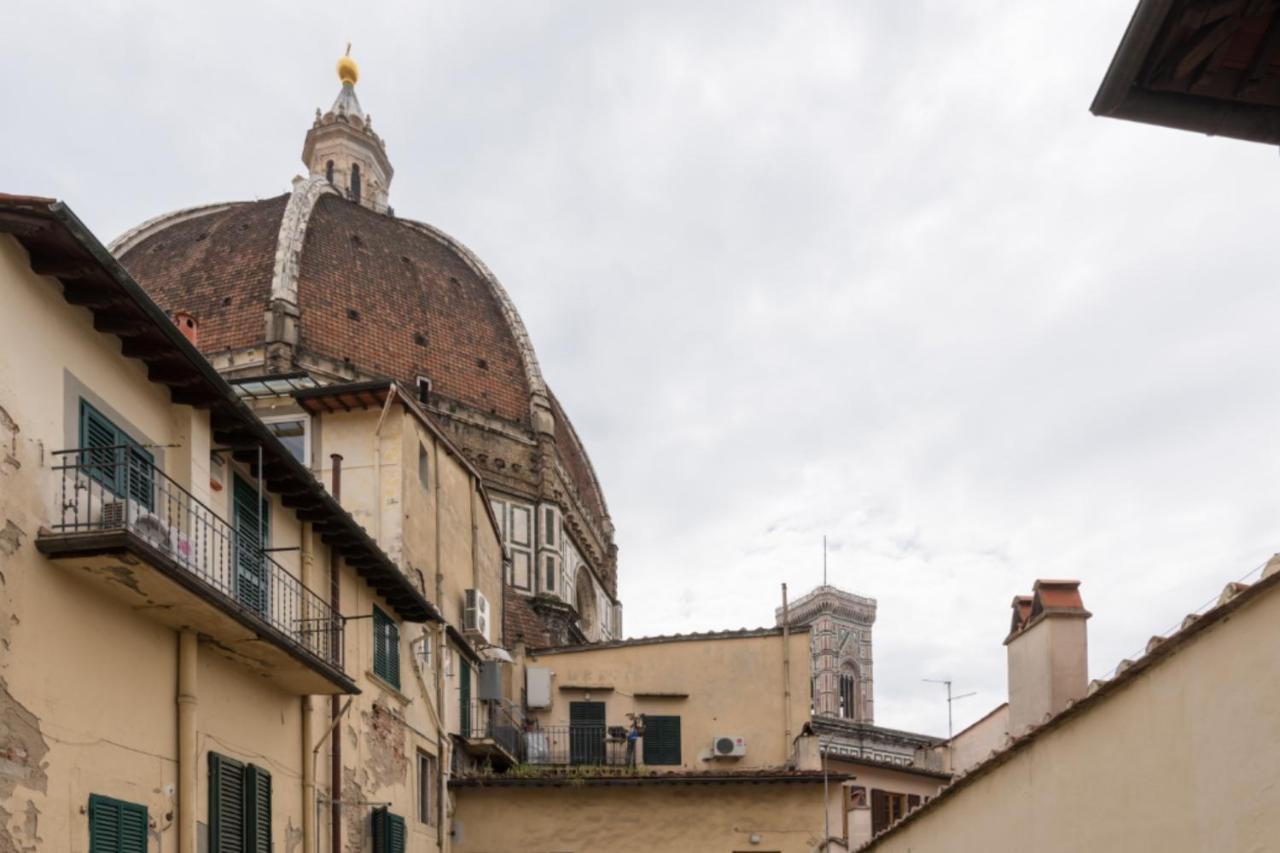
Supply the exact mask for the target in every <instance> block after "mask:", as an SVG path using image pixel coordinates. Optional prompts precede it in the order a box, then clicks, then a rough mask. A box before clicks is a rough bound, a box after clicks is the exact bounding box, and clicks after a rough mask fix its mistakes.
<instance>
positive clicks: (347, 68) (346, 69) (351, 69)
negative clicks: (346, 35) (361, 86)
mask: <svg viewBox="0 0 1280 853" xmlns="http://www.w3.org/2000/svg"><path fill="white" fill-rule="evenodd" d="M338 79H339V80H341V81H342V82H343V83H344V84H345V83H350V84H351V85H352V86H354V85H355V84H356V81H357V80H359V79H360V67H359V66H358V65H356V61H355V60H354V59H352V58H351V45H350V44H348V45H347V52H346V53H345V54H344V55H343V57H342V58H341V59H339V60H338Z"/></svg>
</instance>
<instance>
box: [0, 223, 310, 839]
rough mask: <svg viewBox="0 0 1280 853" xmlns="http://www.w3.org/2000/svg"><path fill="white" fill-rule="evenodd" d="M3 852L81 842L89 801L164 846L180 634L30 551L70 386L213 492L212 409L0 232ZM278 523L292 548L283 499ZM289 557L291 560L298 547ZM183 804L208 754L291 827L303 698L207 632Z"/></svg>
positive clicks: (204, 797) (292, 832)
mask: <svg viewBox="0 0 1280 853" xmlns="http://www.w3.org/2000/svg"><path fill="white" fill-rule="evenodd" d="M0 302H2V304H3V305H4V306H5V310H3V311H0V340H4V341H5V351H6V353H18V354H22V355H23V357H21V358H19V359H14V358H5V359H2V360H0V410H2V411H0V642H2V643H3V646H4V651H3V654H0V753H3V754H4V755H6V759H5V761H4V769H3V771H2V772H0V810H2V811H0V849H5V850H8V849H15V850H27V849H42V850H44V849H47V850H67V851H84V850H87V849H88V819H87V816H86V814H85V811H84V810H85V807H86V806H87V804H88V798H89V795H90V794H95V793H96V794H102V795H106V796H111V797H115V798H118V799H123V800H127V801H129V802H134V803H139V804H143V805H145V806H147V808H148V810H149V814H150V818H151V821H152V826H151V838H150V849H153V850H160V849H175V848H176V845H177V829H176V827H175V826H174V819H175V817H176V811H177V802H176V795H175V786H176V782H177V772H176V771H177V751H176V746H177V745H176V740H177V722H176V707H177V706H176V701H175V700H176V691H177V647H178V635H177V632H175V631H174V630H172V629H170V628H167V627H164V626H163V625H161V624H159V623H158V622H156V621H153V620H152V619H151V618H150V617H149V616H148V614H147V612H146V608H145V607H141V606H139V604H140V603H133V604H131V603H122V602H121V601H120V600H119V599H117V598H115V597H112V596H107V595H104V594H102V593H101V592H100V590H99V588H98V587H97V586H95V585H93V584H91V583H88V582H86V581H85V580H84V578H83V577H82V575H81V573H80V572H78V571H77V570H76V568H75V566H74V562H72V564H70V565H68V564H66V563H62V562H55V561H52V560H49V559H46V558H45V557H43V556H42V555H41V554H40V553H39V552H38V551H37V550H36V549H35V547H34V539H35V537H36V535H37V533H38V531H39V530H40V529H41V528H42V527H48V526H50V525H51V524H53V523H54V521H55V519H56V500H57V494H58V477H57V475H56V474H55V472H54V471H53V470H52V468H53V466H54V465H55V464H57V463H56V457H54V456H53V455H52V451H54V450H57V449H61V448H69V447H73V446H74V445H75V444H76V443H77V435H76V432H77V425H76V422H75V413H76V411H77V406H76V404H75V403H76V399H77V398H78V397H79V396H81V395H82V394H83V395H85V396H88V397H89V399H90V400H91V402H93V403H94V404H95V405H96V406H98V407H99V408H100V409H102V411H103V412H104V414H106V415H108V417H111V418H112V420H113V421H115V422H116V424H117V425H118V426H120V427H121V428H124V429H126V430H127V431H129V432H130V433H131V434H132V435H133V437H134V438H135V439H137V440H139V441H142V442H148V443H154V444H160V445H178V446H177V447H164V448H157V449H156V450H155V454H156V458H157V463H158V464H160V465H161V467H162V468H163V469H164V470H165V471H166V473H167V474H168V475H169V476H171V477H172V478H173V479H174V480H176V481H177V482H179V483H181V484H184V485H186V486H187V487H188V488H190V489H191V490H192V492H193V493H194V494H195V495H196V497H197V498H200V499H202V500H205V501H206V502H208V503H209V504H210V505H211V506H213V507H214V508H215V509H221V508H222V505H223V503H222V502H223V501H224V499H225V495H223V496H221V497H220V496H216V495H211V493H210V489H209V485H208V481H209V461H208V453H209V428H208V421H207V414H205V413H203V412H198V411H195V410H193V409H191V408H189V407H186V406H174V405H172V404H171V403H170V401H169V395H168V392H167V390H165V389H164V388H163V387H161V386H157V385H154V384H152V383H151V382H150V381H148V379H147V376H146V371H145V368H144V367H143V366H142V365H141V364H139V363H137V362H135V361H131V360H128V359H125V358H124V357H123V356H122V355H121V354H120V343H119V340H118V339H117V338H115V337H113V336H111V335H104V334H100V333H98V332H96V331H95V330H94V328H93V324H92V317H91V315H90V313H89V312H88V311H87V310H83V309H78V308H74V307H72V306H69V305H67V304H66V302H64V301H63V299H62V297H61V296H60V292H59V285H58V284H57V283H56V282H55V281H53V280H51V279H47V278H42V277H38V276H35V275H33V274H32V273H31V272H30V270H29V267H28V266H27V259H26V254H25V251H24V250H23V249H22V248H21V247H20V246H19V245H18V244H17V243H16V242H15V241H13V240H12V239H11V238H10V237H8V236H5V235H0ZM273 531H278V533H279V535H280V536H281V537H282V538H284V539H288V538H289V537H293V538H294V540H295V541H296V533H297V523H296V519H294V518H293V517H292V515H291V514H290V513H287V512H285V511H283V510H281V509H279V508H278V507H277V512H276V513H275V515H274V517H273ZM291 559H293V560H294V561H295V562H296V560H297V556H296V555H292V557H291ZM197 660H198V666H197V670H198V688H197V700H198V706H197V707H198V710H197V715H198V716H197V743H198V748H199V754H200V766H199V771H198V774H197V778H198V794H197V798H196V801H195V804H194V805H195V807H196V815H197V818H198V820H200V821H205V820H206V819H207V807H208V792H207V787H206V779H207V771H206V769H205V767H206V761H207V753H208V751H209V750H216V751H218V752H221V753H223V754H226V755H229V756H231V757H234V758H237V759H242V760H245V761H250V762H255V763H258V764H260V765H262V766H264V767H265V768H266V769H268V770H269V771H270V772H271V773H272V777H273V783H274V796H273V807H274V811H275V820H274V823H273V838H272V841H273V844H274V845H275V849H278V850H288V849H293V848H294V846H295V845H296V843H297V838H298V833H299V832H300V829H301V796H302V792H301V787H300V783H299V779H300V776H301V767H302V758H301V756H302V754H303V751H304V748H303V746H302V742H301V734H300V729H301V717H300V707H301V700H300V699H299V697H297V696H293V695H289V694H287V693H284V692H283V691H281V690H280V689H278V688H277V687H274V686H273V685H272V684H271V683H269V682H266V681H264V680H263V679H262V678H260V677H259V676H257V675H256V674H254V673H253V672H252V671H251V670H250V669H248V668H246V667H244V666H242V665H240V664H237V663H235V662H233V661H231V660H229V659H228V658H227V656H226V655H225V654H224V653H223V652H222V651H221V650H219V649H218V648H217V647H216V646H215V645H213V644H210V643H209V642H206V641H202V642H201V643H200V644H199V650H198V656H197Z"/></svg>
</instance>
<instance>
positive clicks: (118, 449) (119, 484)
mask: <svg viewBox="0 0 1280 853" xmlns="http://www.w3.org/2000/svg"><path fill="white" fill-rule="evenodd" d="M80 447H81V448H83V449H85V450H86V451H88V452H86V453H83V454H81V457H80V464H81V465H83V466H85V472H86V473H87V474H88V475H89V476H90V477H92V478H93V479H94V480H96V481H98V482H99V483H101V484H102V485H103V486H105V487H106V488H108V489H110V490H111V492H112V493H113V494H115V495H118V496H119V497H128V498H129V499H131V500H133V501H135V502H136V503H138V504H139V505H140V506H142V507H143V508H145V509H147V510H154V509H155V476H154V474H153V470H154V466H155V457H154V456H153V455H151V453H150V452H148V451H147V450H144V449H143V448H142V446H141V445H139V444H138V443H137V442H136V441H134V440H133V438H131V437H130V436H129V434H128V433H126V432H125V431H124V430H122V429H120V428H119V427H117V426H116V425H115V424H114V423H112V422H111V420H110V419H109V418H108V417H107V416H106V415H104V414H102V412H99V411H98V410H97V409H95V408H94V407H93V406H91V405H89V403H87V402H86V401H84V400H81V401H80Z"/></svg>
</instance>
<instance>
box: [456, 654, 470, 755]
mask: <svg viewBox="0 0 1280 853" xmlns="http://www.w3.org/2000/svg"><path fill="white" fill-rule="evenodd" d="M458 696H459V703H460V705H461V707H460V708H459V709H458V710H459V712H460V713H461V715H462V716H461V720H462V736H463V737H471V665H470V664H469V663H467V662H466V661H465V660H463V659H462V657H461V656H459V657H458Z"/></svg>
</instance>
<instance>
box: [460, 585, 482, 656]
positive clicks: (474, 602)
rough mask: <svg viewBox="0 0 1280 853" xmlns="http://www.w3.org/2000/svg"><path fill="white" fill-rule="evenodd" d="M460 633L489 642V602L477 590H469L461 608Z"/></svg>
mask: <svg viewBox="0 0 1280 853" xmlns="http://www.w3.org/2000/svg"><path fill="white" fill-rule="evenodd" d="M462 633H464V634H469V635H470V636H472V637H477V638H479V639H481V640H484V642H486V643H488V642H489V600H488V599H487V598H485V597H484V593H482V592H480V590H478V589H469V590H467V593H466V600H465V602H464V604H463V607H462Z"/></svg>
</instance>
